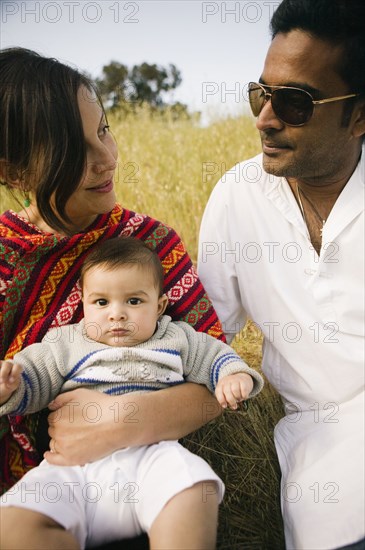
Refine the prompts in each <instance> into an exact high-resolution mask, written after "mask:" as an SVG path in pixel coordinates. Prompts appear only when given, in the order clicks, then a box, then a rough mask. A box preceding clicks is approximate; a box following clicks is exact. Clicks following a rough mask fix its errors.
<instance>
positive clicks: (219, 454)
mask: <svg viewBox="0 0 365 550" xmlns="http://www.w3.org/2000/svg"><path fill="white" fill-rule="evenodd" d="M109 122H110V125H111V129H112V131H113V133H114V135H115V138H116V140H117V142H118V145H119V155H120V156H119V168H118V174H117V194H118V200H119V202H120V203H121V204H122V205H124V206H126V207H127V208H129V209H132V210H136V211H137V212H140V213H148V214H149V215H150V216H153V217H155V218H157V219H160V220H162V221H164V222H165V223H167V224H168V225H171V226H172V227H174V229H175V230H176V231H177V232H178V233H179V234H180V236H181V237H182V239H183V240H184V242H185V244H186V246H187V248H188V250H189V252H190V255H191V257H192V258H193V260H194V261H195V260H196V257H197V246H198V244H197V241H198V232H199V225H200V220H201V217H202V214H203V210H204V206H205V204H206V202H207V199H208V197H209V194H210V192H211V190H212V188H213V186H214V185H215V183H216V182H217V181H218V179H219V178H220V176H221V175H222V174H223V173H224V172H225V171H226V170H228V169H230V168H231V167H232V166H233V165H234V164H235V163H237V162H239V161H241V160H243V159H245V158H249V157H250V156H253V155H255V154H257V152H259V150H260V145H259V140H258V136H257V132H256V130H255V127H254V122H253V121H252V120H251V119H250V118H246V117H242V118H228V119H226V120H220V121H217V122H215V123H213V124H211V125H209V126H207V127H200V126H199V125H198V124H197V123H196V122H194V121H193V120H188V119H187V120H177V121H174V120H173V119H172V118H171V117H170V116H169V115H168V114H167V115H165V116H160V117H155V116H154V117H151V115H150V113H149V111H148V110H141V111H140V112H139V114H138V116H132V115H128V116H126V115H122V114H113V115H111V116H110V120H109ZM1 193H2V196H1V198H0V209H1V211H3V210H5V209H6V208H8V207H14V202H12V201H11V200H10V199H8V198H6V197H5V194H4V191H3V189H2V190H1ZM234 347H235V349H236V350H237V351H238V353H240V355H242V357H244V358H245V360H246V361H247V362H248V363H249V364H250V365H251V366H252V367H254V368H257V369H260V361H261V335H260V333H259V331H258V329H256V327H255V326H254V325H253V324H252V323H248V324H247V325H246V327H245V329H244V330H243V332H242V333H241V334H240V335H239V337H238V338H236V341H235V343H234ZM281 414H282V411H281V404H280V401H279V399H278V396H277V395H276V394H275V392H274V391H273V390H272V388H270V387H269V385H266V387H265V389H264V390H263V392H262V393H261V394H260V396H258V397H257V398H256V399H255V400H254V401H253V402H252V403H250V405H249V408H248V411H247V412H246V411H243V410H240V411H238V412H230V411H228V412H226V413H225V414H224V415H223V416H222V417H221V418H219V419H218V420H216V421H213V422H210V423H209V424H207V425H206V426H205V427H204V428H202V429H201V430H199V431H198V432H196V433H195V434H193V435H190V436H189V437H187V438H185V439H184V441H183V443H184V444H185V445H186V446H188V447H189V448H190V450H192V451H193V452H196V453H198V454H200V455H201V456H202V457H204V458H205V459H206V460H207V461H208V462H210V464H211V465H212V466H213V468H214V469H215V470H216V471H217V473H218V474H219V475H220V476H221V477H222V479H223V480H224V481H225V484H226V496H225V499H224V503H223V504H222V506H221V509H220V519H219V533H218V549H219V550H246V549H247V550H263V549H267V550H281V549H283V548H284V543H283V531H282V524H281V516H280V505H279V493H280V488H279V469H278V464H277V460H276V455H275V449H274V445H273V438H272V436H273V427H274V425H275V423H276V422H277V420H278V418H280V416H281ZM127 547H129V546H128V545H127Z"/></svg>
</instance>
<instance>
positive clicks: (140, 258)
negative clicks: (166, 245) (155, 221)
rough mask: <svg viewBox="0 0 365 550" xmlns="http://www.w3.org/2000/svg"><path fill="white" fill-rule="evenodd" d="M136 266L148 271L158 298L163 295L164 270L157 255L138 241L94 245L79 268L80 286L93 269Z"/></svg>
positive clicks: (111, 241) (113, 241) (117, 240)
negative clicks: (152, 278)
mask: <svg viewBox="0 0 365 550" xmlns="http://www.w3.org/2000/svg"><path fill="white" fill-rule="evenodd" d="M131 265H138V266H139V267H143V268H147V269H149V270H150V271H151V272H152V274H153V277H154V280H155V286H156V287H157V288H158V291H159V296H162V294H163V285H164V270H163V267H162V264H161V261H160V258H159V257H158V255H157V253H156V252H155V251H154V250H152V249H151V248H149V247H148V246H147V244H145V243H144V242H143V241H141V240H140V239H137V238H134V237H117V238H114V239H108V240H106V241H103V242H101V243H100V244H98V245H96V246H95V248H93V249H92V251H91V252H90V253H89V254H88V255H87V256H86V259H85V261H84V263H83V265H82V268H81V275H80V285H81V288H82V286H83V280H84V277H85V274H86V273H87V272H88V271H89V270H90V269H93V268H94V267H98V266H101V267H104V268H106V269H109V270H112V269H117V268H119V267H123V266H131Z"/></svg>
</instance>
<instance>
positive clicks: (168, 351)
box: [151, 349, 180, 355]
mask: <svg viewBox="0 0 365 550" xmlns="http://www.w3.org/2000/svg"><path fill="white" fill-rule="evenodd" d="M151 351H159V352H160V353H169V354H170V355H180V352H179V351H176V350H175V349H151Z"/></svg>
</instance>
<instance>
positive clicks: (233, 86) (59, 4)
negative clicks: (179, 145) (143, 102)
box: [0, 0, 280, 118]
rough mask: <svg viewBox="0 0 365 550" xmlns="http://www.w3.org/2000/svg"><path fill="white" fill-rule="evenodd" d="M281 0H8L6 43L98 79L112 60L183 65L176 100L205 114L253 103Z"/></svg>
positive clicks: (2, 38)
mask: <svg viewBox="0 0 365 550" xmlns="http://www.w3.org/2000/svg"><path fill="white" fill-rule="evenodd" d="M279 3H280V1H279V0H256V1H227V2H221V1H209V2H208V1H200V0H133V1H117V0H99V1H96V2H93V1H88V0H64V1H63V0H59V1H53V2H52V1H49V0H40V1H29V0H28V1H10V0H0V17H1V19H0V46H1V48H7V47H10V46H22V47H26V48H30V49H33V50H35V51H37V52H39V53H41V54H43V55H46V56H52V57H56V58H57V59H59V60H61V61H63V62H65V63H68V64H71V65H72V66H75V67H77V68H78V69H81V70H83V71H87V72H88V73H89V74H90V75H91V76H92V77H98V76H101V75H102V68H103V66H104V65H107V64H108V63H109V62H110V61H112V60H113V61H118V62H120V63H123V64H125V65H127V66H128V67H131V66H133V65H134V64H140V63H142V62H147V63H156V64H158V65H162V66H167V65H168V64H170V63H173V64H175V65H176V66H177V68H178V69H179V70H180V71H181V74H182V84H181V85H180V86H179V87H178V88H177V89H176V90H175V92H174V93H173V95H172V97H171V98H170V99H171V100H174V101H181V102H182V103H186V104H187V105H188V106H189V109H190V110H191V111H195V110H199V111H201V112H203V114H204V116H208V117H209V116H212V117H213V118H214V117H215V116H216V115H219V116H224V115H226V114H239V113H242V112H244V111H245V110H246V109H247V101H246V98H245V90H246V85H247V82H249V81H250V80H257V79H258V78H259V76H260V74H261V71H262V67H263V62H264V59H265V55H266V51H267V47H268V45H269V42H270V35H269V21H270V17H271V15H272V13H273V11H274V9H275V8H276V7H277V6H278V5H279Z"/></svg>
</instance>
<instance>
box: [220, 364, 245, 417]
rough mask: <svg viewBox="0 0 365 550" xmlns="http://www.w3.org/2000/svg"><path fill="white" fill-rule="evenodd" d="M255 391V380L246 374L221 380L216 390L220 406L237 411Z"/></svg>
mask: <svg viewBox="0 0 365 550" xmlns="http://www.w3.org/2000/svg"><path fill="white" fill-rule="evenodd" d="M252 389H253V379H252V377H251V376H250V375H249V374H247V373H245V372H238V373H236V374H230V375H229V376H224V377H223V378H221V379H220V380H219V382H218V384H217V387H216V389H215V396H216V398H217V400H218V402H219V404H220V405H221V406H222V407H223V408H224V409H226V408H227V406H228V407H230V408H231V409H234V410H236V409H237V407H238V403H240V402H241V401H244V400H245V399H247V398H248V396H249V395H250V393H251V391H252Z"/></svg>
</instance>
